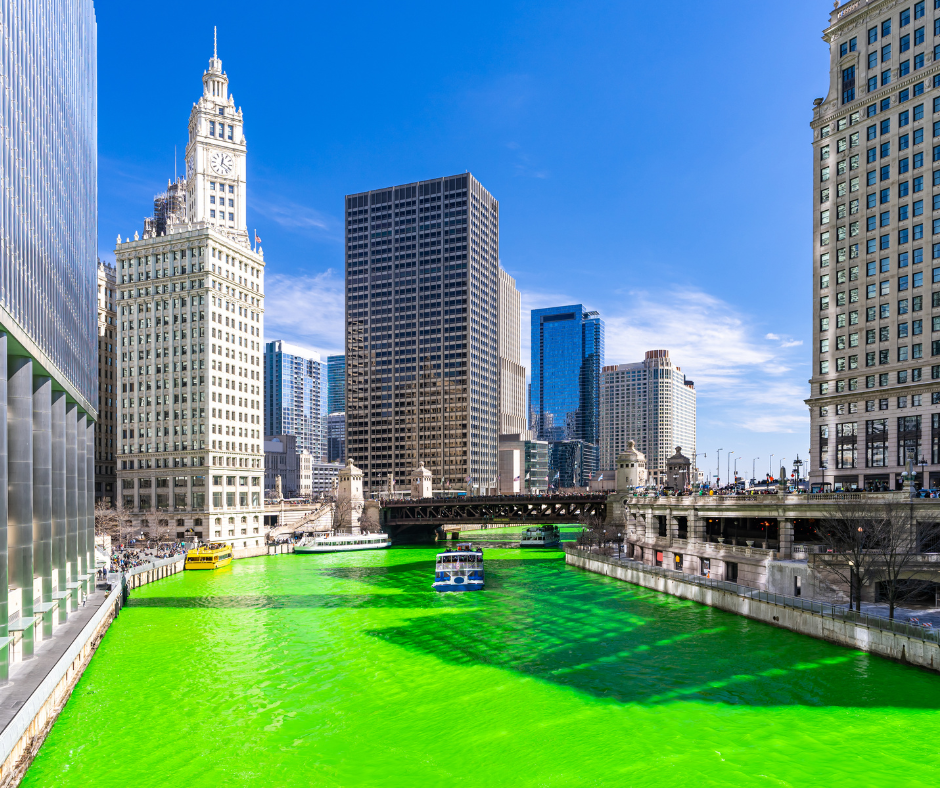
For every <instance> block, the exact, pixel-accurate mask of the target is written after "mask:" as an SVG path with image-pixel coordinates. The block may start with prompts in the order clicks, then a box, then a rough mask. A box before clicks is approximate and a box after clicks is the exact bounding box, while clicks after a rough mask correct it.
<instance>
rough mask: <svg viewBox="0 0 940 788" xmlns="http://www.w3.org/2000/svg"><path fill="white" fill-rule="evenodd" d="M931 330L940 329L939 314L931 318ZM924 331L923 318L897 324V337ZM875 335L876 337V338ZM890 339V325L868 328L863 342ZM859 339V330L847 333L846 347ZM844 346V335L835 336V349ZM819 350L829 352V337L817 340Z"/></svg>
mask: <svg viewBox="0 0 940 788" xmlns="http://www.w3.org/2000/svg"><path fill="white" fill-rule="evenodd" d="M931 328H932V330H933V331H940V316H938V317H935V318H933V324H932V326H931ZM923 333H924V321H923V320H913V321H911V323H910V324H908V323H907V322H904V323H898V324H897V338H898V339H906V338H907V337H908V336H915V337H916V336H920V335H921V334H923ZM876 337H877V339H876ZM890 340H891V336H890V326H881V327H880V328H879V329H877V330H876V329H874V328H869V329H866V331H865V344H866V345H874V344H875V343H876V342H889V341H890ZM859 341H860V332H855V333H854V334H849V335H848V347H850V348H851V347H858V344H859ZM845 347H846V336H845V335H844V334H843V335H841V336H838V337H836V344H835V349H836V350H844V349H845ZM819 352H820V353H828V352H829V339H828V338H823V339H820V340H819Z"/></svg>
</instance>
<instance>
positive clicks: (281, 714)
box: [23, 547, 940, 788]
mask: <svg viewBox="0 0 940 788" xmlns="http://www.w3.org/2000/svg"><path fill="white" fill-rule="evenodd" d="M436 552H437V550H436V549H435V548H433V547H427V548H424V547H415V548H409V547H404V548H394V549H392V550H385V551H374V552H362V553H354V554H334V555H321V556H314V555H308V556H294V555H283V556H273V557H267V558H255V559H248V560H243V561H236V562H235V563H234V564H233V565H232V566H230V567H228V568H226V569H223V570H219V571H217V572H205V573H202V572H186V573H182V574H179V575H175V576H173V577H171V578H168V579H166V580H161V581H159V582H157V583H154V584H152V585H149V586H145V587H143V588H141V589H138V590H137V591H134V592H133V595H132V597H131V600H130V603H129V605H128V606H127V607H126V608H125V609H124V610H123V611H122V612H121V614H120V616H118V618H117V620H116V621H115V622H114V624H113V625H112V626H111V628H110V630H109V631H108V633H107V634H106V636H105V638H104V640H103V641H102V644H101V646H100V648H99V650H98V652H97V654H96V655H95V657H94V659H93V660H92V662H91V665H90V666H89V667H88V669H87V671H86V673H85V675H84V677H83V678H82V679H81V681H80V683H79V685H78V687H77V688H76V690H75V692H74V694H73V695H72V698H71V699H70V700H69V702H68V704H67V706H66V707H65V709H64V711H63V713H62V715H61V716H60V718H59V720H58V722H57V723H56V725H55V727H54V728H53V730H52V732H51V733H50V735H49V738H48V739H47V741H46V743H45V744H44V745H43V747H42V749H41V751H40V753H39V755H38V757H37V759H36V761H35V763H34V764H33V765H32V767H31V768H30V770H29V772H28V773H27V775H26V779H25V781H24V782H23V786H27V787H28V788H38V787H39V786H44V787H52V786H55V788H70V787H71V786H75V788H79V787H81V788H88V786H93V787H94V788H108V787H110V786H131V788H145V787H149V786H159V787H160V788H168V787H169V786H196V787H197V788H202V787H203V786H206V787H208V786H212V787H213V788H217V787H218V786H225V787H226V788H238V787H240V786H267V787H269V788H281V787H282V786H343V787H344V788H345V787H348V786H390V787H394V788H398V787H399V786H401V787H402V788H405V787H406V786H407V787H408V788H415V787H417V786H432V785H456V786H470V787H471V788H478V787H482V788H488V787H489V786H512V788H525V787H527V786H533V787H534V786H618V787H629V786H686V785H688V786H752V785H753V786H758V785H759V786H852V787H853V788H859V786H902V785H903V786H931V787H933V786H936V785H937V784H938V782H940V757H938V751H940V676H937V675H934V674H930V673H927V672H925V671H921V670H918V669H915V668H909V667H905V666H903V665H898V664H894V663H892V662H889V661H887V660H883V659H879V658H877V657H872V656H868V655H866V654H864V653H860V652H855V651H851V650H848V649H844V648H839V647H837V646H833V645H830V644H828V643H824V642H821V641H817V640H813V639H811V638H807V637H803V636H800V635H796V634H793V633H791V632H787V631H784V630H780V629H776V628H773V627H769V626H765V625H762V624H758V623H756V622H753V621H748V620H747V619H743V618H740V617H737V616H733V615H731V614H728V613H723V612H721V611H717V610H713V609H711V608H707V607H703V606H699V605H696V604H694V603H691V602H684V601H680V600H677V599H675V598H673V597H669V596H665V595H661V594H656V593H651V592H649V591H647V590H645V589H642V588H638V587H636V586H631V585H628V584H625V583H620V582H617V581H613V580H610V579H608V578H604V577H600V576H598V575H593V574H590V573H587V572H584V571H581V570H578V569H574V568H570V567H566V566H565V564H564V558H563V554H562V553H561V552H560V551H558V550H544V551H543V550H539V551H521V550H517V549H510V548H488V549H486V550H485V559H486V590H485V591H483V592H476V593H464V594H437V593H435V592H434V591H432V590H431V589H430V583H431V579H432V575H433V566H434V556H435V553H436Z"/></svg>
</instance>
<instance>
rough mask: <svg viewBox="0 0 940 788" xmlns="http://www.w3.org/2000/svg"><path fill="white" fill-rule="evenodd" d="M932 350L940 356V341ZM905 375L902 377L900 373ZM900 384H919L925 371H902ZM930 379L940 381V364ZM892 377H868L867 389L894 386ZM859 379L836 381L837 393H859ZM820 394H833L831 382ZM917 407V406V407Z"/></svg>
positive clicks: (820, 388)
mask: <svg viewBox="0 0 940 788" xmlns="http://www.w3.org/2000/svg"><path fill="white" fill-rule="evenodd" d="M931 349H932V350H933V355H934V356H940V341H938V342H933V343H932V344H931ZM902 372H903V373H904V374H903V375H901V374H900V373H902ZM908 372H910V377H908V374H907V373H908ZM897 374H898V376H899V377H898V379H897V380H898V382H900V383H907V382H911V383H917V382H918V381H920V380H922V379H923V369H921V368H919V367H918V368H916V369H911V370H900V371H899V372H898V373H897ZM930 377H931V379H932V380H940V364H935V365H934V366H932V367H931V368H930ZM890 378H891V375H890V373H888V372H882V373H879V374H878V375H867V376H866V377H865V388H866V389H873V388H875V387H876V386H877V387H878V388H884V387H885V386H890V385H892V383H891V380H890ZM901 378H903V380H901ZM858 381H859V379H858V378H849V379H848V380H847V381H846V380H837V381H835V384H836V385H835V392H836V393H839V394H841V393H842V392H844V391H846V390H848V391H857V390H858ZM819 393H820V394H821V395H825V394H830V393H832V392H831V390H830V384H829V382H823V383H820V384H819ZM935 402H936V401H935ZM915 407H916V406H915Z"/></svg>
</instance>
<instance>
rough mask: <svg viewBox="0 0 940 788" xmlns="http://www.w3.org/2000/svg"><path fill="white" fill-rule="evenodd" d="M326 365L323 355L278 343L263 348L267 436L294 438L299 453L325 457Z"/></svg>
mask: <svg viewBox="0 0 940 788" xmlns="http://www.w3.org/2000/svg"><path fill="white" fill-rule="evenodd" d="M325 377H326V364H324V363H322V362H321V361H320V354H319V353H317V352H316V351H314V350H305V349H304V348H301V347H298V346H297V345H291V344H290V343H288V342H283V341H281V340H276V341H274V342H268V343H267V344H266V345H265V348H264V434H265V435H294V436H295V437H296V438H297V451H298V452H302V451H305V452H309V453H310V454H311V455H312V456H314V457H316V458H317V460H320V459H321V458H323V457H325V456H326V439H327V433H326V402H325V400H326V390H325V385H324V384H325V383H326V380H325Z"/></svg>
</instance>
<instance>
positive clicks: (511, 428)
mask: <svg viewBox="0 0 940 788" xmlns="http://www.w3.org/2000/svg"><path fill="white" fill-rule="evenodd" d="M497 281H498V285H497V290H498V302H497V309H498V311H499V328H498V330H497V335H496V336H497V342H496V344H497V353H498V355H499V383H498V386H499V434H500V435H513V434H518V433H520V432H525V429H526V416H525V367H524V366H522V294H521V293H520V292H519V291H518V290H517V289H516V280H515V279H513V278H512V277H511V276H510V275H509V274H507V273H506V272H505V271H504V270H503V268H502V266H500V268H499V271H498V280H497Z"/></svg>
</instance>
